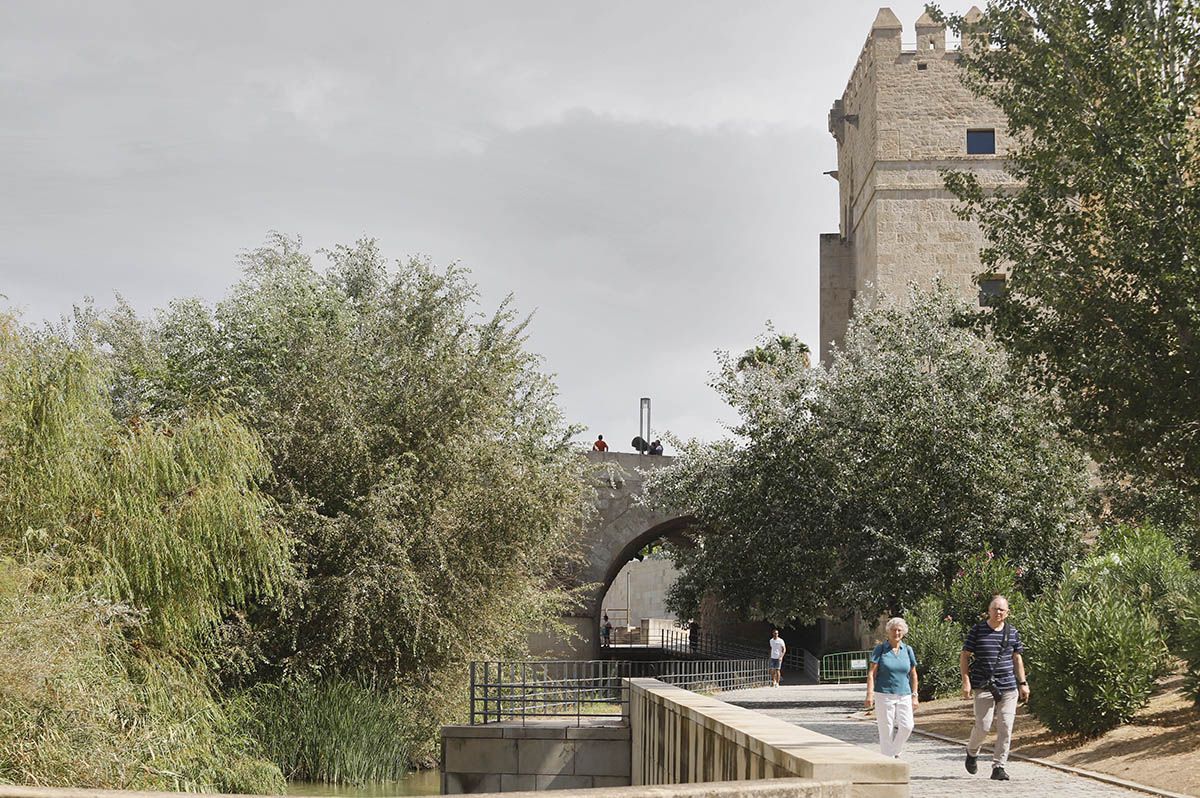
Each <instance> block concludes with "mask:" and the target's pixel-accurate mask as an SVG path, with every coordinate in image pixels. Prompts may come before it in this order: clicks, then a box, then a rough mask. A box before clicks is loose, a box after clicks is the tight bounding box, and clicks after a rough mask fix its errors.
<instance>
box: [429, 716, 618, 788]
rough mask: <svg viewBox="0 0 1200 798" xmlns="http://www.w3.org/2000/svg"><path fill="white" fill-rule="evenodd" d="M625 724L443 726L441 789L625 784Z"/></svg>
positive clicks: (616, 785) (578, 786) (612, 785)
mask: <svg viewBox="0 0 1200 798" xmlns="http://www.w3.org/2000/svg"><path fill="white" fill-rule="evenodd" d="M629 737H630V735H629V727H628V726H612V725H608V726H597V725H584V726H575V725H572V724H570V723H568V722H567V721H555V722H547V721H539V722H530V723H528V724H522V723H520V722H514V723H489V724H486V725H482V726H443V727H442V794H443V795H456V794H459V793H476V792H520V791H532V790H563V789H583V788H589V787H620V786H622V785H627V784H629Z"/></svg>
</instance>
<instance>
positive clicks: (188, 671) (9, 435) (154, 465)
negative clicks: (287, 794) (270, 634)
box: [0, 317, 289, 792]
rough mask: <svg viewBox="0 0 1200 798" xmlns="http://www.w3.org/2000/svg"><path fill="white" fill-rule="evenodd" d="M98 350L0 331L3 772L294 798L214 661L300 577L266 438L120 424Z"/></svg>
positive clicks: (196, 427) (23, 778) (184, 423)
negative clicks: (271, 486) (229, 626)
mask: <svg viewBox="0 0 1200 798" xmlns="http://www.w3.org/2000/svg"><path fill="white" fill-rule="evenodd" d="M110 384H111V374H110V373H109V372H108V371H107V370H106V369H105V368H104V366H103V363H102V362H101V359H100V358H99V355H98V353H97V352H96V351H95V350H93V349H91V348H90V347H88V346H87V345H86V344H81V342H78V341H77V342H73V343H69V342H65V341H63V340H61V339H56V338H54V337H53V336H47V335H33V334H31V333H29V332H28V331H21V330H19V329H17V327H16V326H15V324H14V323H13V322H12V320H11V319H10V318H5V317H0V628H3V629H4V634H3V635H2V636H0V638H2V640H0V752H2V755H0V760H2V761H3V767H2V770H3V778H4V779H5V780H9V781H15V782H18V783H38V784H50V785H59V786H92V787H109V788H129V787H141V788H153V789H191V790H219V791H225V792H229V791H239V792H245V791H249V792H264V791H271V792H274V791H278V790H280V789H281V788H282V787H283V778H282V775H281V774H280V772H279V769H278V768H276V767H275V766H274V765H272V764H270V763H269V762H267V761H265V760H264V759H262V758H259V757H257V756H255V745H254V744H253V743H252V741H251V740H250V739H249V738H247V737H246V736H245V734H244V732H243V730H242V728H241V723H240V721H239V719H238V718H239V713H238V711H237V708H236V707H235V706H230V705H223V704H222V703H221V702H220V701H219V700H218V698H217V696H216V694H215V693H214V691H213V687H214V686H215V684H214V682H213V680H212V678H211V674H210V672H209V670H208V668H207V665H206V657H207V655H208V654H209V653H210V652H211V651H212V650H213V643H214V641H215V639H216V637H217V636H218V632H219V628H220V625H221V624H222V623H223V622H224V621H225V620H226V619H227V618H228V617H230V616H231V615H233V614H235V613H237V612H238V611H239V610H244V609H245V608H246V607H247V606H248V605H249V604H250V603H251V602H253V601H262V600H265V599H268V598H269V597H270V596H272V595H275V594H277V593H278V591H279V590H280V586H281V585H282V583H283V582H284V581H285V578H286V575H287V570H288V567H289V564H288V553H289V552H288V544H287V540H286V536H285V535H284V533H283V531H282V529H281V528H280V527H279V526H278V524H277V523H276V515H275V509H274V505H273V502H272V501H271V499H270V498H269V497H267V496H265V495H264V494H263V493H261V492H260V491H259V490H258V489H257V488H256V483H257V482H258V481H259V480H261V479H263V478H265V476H266V474H267V461H266V458H265V456H264V453H263V450H262V447H261V444H260V442H259V439H258V437H257V436H256V435H255V434H254V433H253V432H252V431H250V430H248V429H247V428H246V427H244V426H243V425H241V424H239V423H238V422H237V421H236V420H234V419H232V418H231V417H229V416H227V415H223V414H220V413H214V412H203V411H199V410H198V411H197V412H196V413H194V414H191V415H186V416H184V415H180V416H176V417H174V418H173V419H172V420H171V422H170V423H169V424H167V423H165V422H164V423H142V422H136V423H125V422H122V421H119V420H118V419H117V418H116V416H115V415H114V413H113V407H112V402H111V398H110V393H109V388H110Z"/></svg>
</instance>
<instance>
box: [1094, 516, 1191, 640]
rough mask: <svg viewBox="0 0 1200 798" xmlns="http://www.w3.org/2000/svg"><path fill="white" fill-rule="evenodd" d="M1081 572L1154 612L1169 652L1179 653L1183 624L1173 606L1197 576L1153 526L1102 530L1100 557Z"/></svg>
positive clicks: (1098, 550)
mask: <svg viewBox="0 0 1200 798" xmlns="http://www.w3.org/2000/svg"><path fill="white" fill-rule="evenodd" d="M1078 572H1079V577H1080V579H1081V580H1083V581H1084V582H1086V583H1087V584H1101V583H1103V584H1107V585H1110V586H1112V587H1114V588H1116V589H1119V590H1121V591H1123V592H1124V593H1125V594H1126V595H1127V596H1128V597H1129V598H1130V599H1131V600H1132V601H1134V602H1136V603H1138V604H1139V605H1140V606H1142V607H1143V609H1145V610H1146V611H1148V612H1150V613H1152V614H1153V615H1154V617H1155V618H1156V619H1157V620H1158V623H1159V625H1160V626H1161V627H1162V630H1163V635H1164V637H1165V639H1166V642H1167V645H1168V647H1169V648H1170V649H1171V651H1173V652H1176V651H1178V649H1179V633H1180V625H1179V622H1178V619H1177V617H1176V612H1175V608H1174V605H1175V603H1176V600H1177V598H1178V597H1180V596H1185V595H1187V594H1188V593H1189V592H1190V591H1191V590H1192V586H1193V584H1194V583H1195V581H1196V574H1195V573H1194V572H1193V571H1192V568H1191V563H1190V562H1189V561H1188V558H1187V557H1186V556H1185V555H1184V554H1182V553H1181V552H1180V551H1179V548H1178V546H1177V544H1176V543H1175V542H1174V541H1172V540H1171V538H1169V537H1168V536H1167V535H1166V534H1165V533H1164V532H1162V531H1161V530H1159V529H1156V528H1154V527H1150V526H1116V527H1110V528H1108V529H1106V530H1104V532H1103V534H1102V536H1101V538H1100V545H1099V546H1098V547H1097V550H1096V554H1095V555H1094V556H1092V557H1089V558H1088V559H1087V560H1086V561H1085V562H1084V563H1083V565H1081V566H1080V567H1079V569H1078Z"/></svg>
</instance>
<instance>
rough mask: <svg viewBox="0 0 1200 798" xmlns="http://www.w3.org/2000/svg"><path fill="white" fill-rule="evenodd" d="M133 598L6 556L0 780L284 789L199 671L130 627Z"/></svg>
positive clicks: (0, 593)
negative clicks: (72, 587)
mask: <svg viewBox="0 0 1200 798" xmlns="http://www.w3.org/2000/svg"><path fill="white" fill-rule="evenodd" d="M138 615H139V614H138V613H134V612H132V611H131V610H130V609H129V607H127V606H125V605H119V604H112V603H110V602H107V601H103V600H98V599H90V598H84V597H72V596H69V595H66V594H63V593H61V592H59V591H56V590H53V589H48V588H47V587H46V572H45V571H42V570H40V569H38V568H35V567H28V566H25V567H22V566H19V565H17V564H15V563H13V562H11V561H0V628H2V629H4V634H2V635H0V780H2V781H4V782H11V783H18V784H39V785H43V786H57V787H92V788H120V789H135V790H186V791H193V792H195V791H208V792H212V791H217V792H227V793H228V792H241V793H271V794H278V793H280V792H281V791H282V790H283V789H284V781H283V776H282V774H281V773H280V772H279V769H278V768H276V767H275V766H274V765H272V764H271V763H270V762H267V761H266V760H265V759H262V758H261V757H259V756H258V752H257V748H256V746H255V745H254V744H253V741H252V740H250V739H249V738H247V737H246V735H245V734H244V733H242V732H241V731H240V730H239V725H240V723H241V715H240V712H241V708H240V707H238V706H237V705H227V704H222V703H219V702H218V701H217V700H216V698H215V696H214V693H213V691H212V689H211V686H210V685H209V684H207V683H206V681H205V680H204V677H203V676H202V675H201V674H199V673H197V672H196V671H195V670H194V669H192V668H188V667H185V666H184V665H182V664H181V663H180V662H178V661H177V660H175V659H174V658H172V657H170V656H167V655H164V654H161V653H156V652H155V651H154V650H153V649H150V648H148V647H146V646H134V645H131V644H130V643H129V642H128V640H127V639H126V634H127V630H128V629H129V628H131V625H136V623H137V622H138V620H139V618H138Z"/></svg>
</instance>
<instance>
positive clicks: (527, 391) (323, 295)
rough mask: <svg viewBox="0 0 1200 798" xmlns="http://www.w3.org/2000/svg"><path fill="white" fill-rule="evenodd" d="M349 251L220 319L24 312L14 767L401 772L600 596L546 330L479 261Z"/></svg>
mask: <svg viewBox="0 0 1200 798" xmlns="http://www.w3.org/2000/svg"><path fill="white" fill-rule="evenodd" d="M323 255H324V257H325V258H326V259H327V261H328V263H329V266H328V268H327V269H325V270H318V269H317V268H316V267H315V266H314V265H313V261H312V256H310V255H309V254H307V253H305V252H304V251H303V250H302V249H301V247H300V245H299V243H298V242H296V241H292V240H289V239H286V238H283V237H280V236H274V237H272V238H271V240H270V241H269V242H268V244H267V246H265V247H263V248H260V249H257V250H254V251H252V252H248V253H246V254H245V256H244V257H243V262H242V265H243V267H244V279H243V280H242V281H241V282H240V283H239V284H238V285H237V286H235V287H234V288H233V290H232V291H231V292H230V294H229V296H228V297H227V298H226V299H224V300H222V301H221V302H219V303H217V305H216V306H215V307H207V306H205V305H203V304H202V303H200V302H197V301H194V300H179V301H176V302H174V303H172V304H171V305H170V306H169V307H167V308H165V309H163V310H161V311H160V312H158V313H157V314H156V315H155V316H153V317H152V318H139V317H138V316H137V315H136V314H135V313H134V312H133V311H132V310H131V309H130V308H128V307H125V306H121V307H119V308H118V309H117V310H116V311H115V312H113V313H110V314H104V315H99V314H95V313H92V312H90V311H88V310H87V309H86V308H85V309H83V310H81V311H80V312H78V313H77V314H76V318H75V320H74V322H73V323H72V324H71V325H70V326H69V327H67V326H63V327H60V328H57V329H53V330H40V331H33V330H29V329H22V328H20V327H19V326H18V325H17V324H16V323H15V322H14V321H13V320H12V319H5V324H4V328H3V332H4V338H3V346H4V351H3V353H2V354H3V359H2V365H0V368H2V369H3V372H2V373H0V379H2V380H3V385H2V386H0V432H2V433H3V434H2V435H0V555H2V556H3V557H5V558H6V559H5V560H4V565H3V568H4V570H3V571H2V573H3V574H4V575H5V581H4V585H5V591H6V592H5V594H4V595H5V596H8V597H10V600H9V601H8V603H7V604H5V605H4V607H0V611H4V612H11V613H14V614H15V615H14V617H15V618H16V619H17V620H14V621H13V623H14V625H17V626H21V627H22V628H23V629H27V630H29V634H28V635H25V636H22V635H16V636H12V637H8V638H6V639H5V640H4V645H3V647H0V656H3V657H5V660H4V661H3V662H0V678H3V674H8V675H9V678H8V679H6V680H5V681H4V682H3V683H2V684H0V701H3V702H4V704H5V709H6V710H7V712H6V713H4V714H5V717H7V718H9V719H10V720H11V724H10V725H9V726H8V727H7V728H6V727H4V726H3V725H2V724H0V756H9V755H10V754H11V756H12V760H11V761H10V762H7V763H4V762H0V779H5V780H11V781H19V782H28V783H41V784H58V785H64V786H65V785H74V786H106V787H146V788H167V789H175V788H188V789H198V790H218V789H219V790H223V791H226V792H278V791H279V790H280V788H281V787H282V778H283V777H287V778H300V779H313V780H341V781H364V780H372V779H379V778H394V777H395V776H396V775H398V772H399V771H400V770H402V769H404V768H407V767H409V766H411V765H413V764H430V763H431V762H432V760H433V758H434V747H433V742H434V740H435V739H436V734H437V729H438V727H439V726H440V725H441V724H442V723H445V722H449V721H452V720H454V719H456V718H457V717H458V716H459V713H461V711H462V706H463V703H464V702H463V695H464V691H465V689H466V688H465V681H464V679H463V678H462V676H463V672H464V668H465V663H466V662H467V661H468V660H470V659H474V658H500V657H505V656H513V655H518V654H520V653H523V651H524V646H525V641H526V636H527V634H528V633H529V632H530V631H531V630H534V629H542V628H544V627H545V626H546V625H547V624H548V623H552V619H553V618H554V617H556V616H557V614H558V611H559V610H560V609H561V607H562V606H563V605H564V603H565V602H567V601H569V600H570V598H571V597H570V596H569V595H568V594H566V593H565V592H564V591H563V590H562V589H561V588H560V587H559V586H558V585H559V583H558V581H557V579H556V574H557V573H558V569H559V568H561V567H562V564H563V563H564V562H565V561H566V560H567V559H568V556H567V544H568V542H569V540H570V538H571V536H572V535H574V534H576V533H577V532H578V530H579V528H580V521H581V517H582V513H583V512H584V508H585V506H586V504H587V502H586V494H585V482H584V480H583V479H582V473H581V469H582V467H583V464H582V462H581V459H580V458H578V457H577V456H576V455H575V452H574V451H573V450H572V449H571V448H570V447H569V445H568V441H569V439H570V437H571V434H572V433H573V430H572V428H571V427H569V425H567V424H566V423H565V422H564V421H563V419H562V417H561V415H560V414H559V412H558V410H557V407H556V405H555V401H554V395H555V389H554V386H553V384H552V382H551V381H550V380H549V379H548V378H547V377H546V376H544V375H543V374H542V373H541V372H540V370H539V368H540V363H539V361H538V359H537V357H536V356H534V355H532V354H530V353H529V352H527V351H526V350H525V348H524V326H525V320H524V319H523V318H521V317H519V316H518V315H517V314H516V313H515V312H514V310H513V309H512V307H511V304H510V303H509V302H505V303H503V304H502V305H501V306H500V308H499V309H497V310H496V311H495V312H492V313H490V314H489V313H483V312H481V310H480V309H479V308H478V297H477V295H476V292H475V289H474V287H473V286H472V285H471V283H470V282H469V280H468V279H467V276H466V274H465V272H464V271H462V270H461V269H458V268H457V267H451V268H448V269H444V270H439V269H436V268H434V267H433V266H431V265H430V264H427V263H424V262H419V261H408V262H404V263H400V264H388V263H387V262H386V261H385V260H384V259H383V257H382V256H381V255H380V253H379V252H378V250H377V248H376V247H375V245H374V244H373V242H370V241H362V242H359V243H358V244H356V245H354V246H349V247H338V248H335V249H333V250H330V251H328V252H325V253H323ZM35 609H36V610H37V612H35V611H34V610H35ZM38 612H41V613H42V614H40V615H39V614H38ZM39 629H40V630H43V631H41V632H38V633H37V634H34V631H35V630H39ZM56 636H65V637H66V639H74V640H78V641H80V643H79V644H78V645H75V646H71V647H70V649H69V651H65V650H60V649H59V648H58V647H57V643H54V642H53V640H54V638H55V637H56ZM31 658H32V659H31ZM39 658H40V659H43V660H46V663H47V664H46V666H45V668H44V669H43V671H44V672H38V671H32V672H30V673H28V674H25V673H23V672H22V670H21V667H20V663H21V662H23V661H25V660H27V659H31V661H37V660H38V659H39ZM67 686H70V689H67ZM168 696H171V699H170V700H167V697H168ZM56 702H57V703H56ZM55 718H61V719H62V720H61V723H60V724H59V725H55V720H54V719H55ZM73 718H78V719H82V721H86V722H82V721H81V722H78V723H76V722H75V721H71V722H68V719H73ZM89 718H90V719H91V720H90V721H88V720H87V719H89ZM21 719H24V721H22V720H21ZM22 723H24V724H25V725H22ZM68 751H69V758H70V760H72V761H74V762H77V763H78V764H76V765H75V766H72V767H68V766H67V765H66V764H64V763H65V762H66V757H67V752H68Z"/></svg>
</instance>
